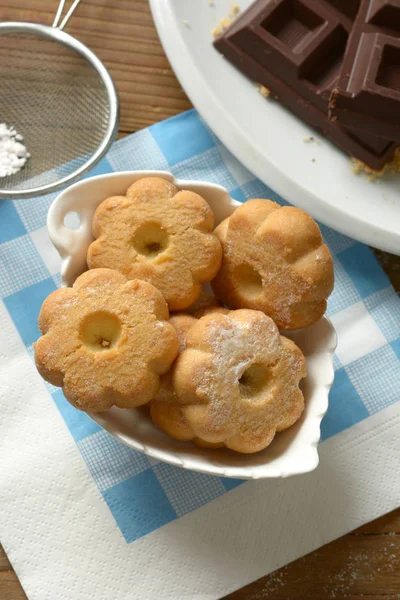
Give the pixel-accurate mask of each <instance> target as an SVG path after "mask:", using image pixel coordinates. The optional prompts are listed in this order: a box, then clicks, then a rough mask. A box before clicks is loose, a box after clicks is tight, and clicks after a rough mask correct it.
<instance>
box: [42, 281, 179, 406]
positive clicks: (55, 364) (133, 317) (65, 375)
mask: <svg viewBox="0 0 400 600" xmlns="http://www.w3.org/2000/svg"><path fill="white" fill-rule="evenodd" d="M39 329H40V331H41V333H42V334H43V337H41V338H39V340H38V341H37V342H36V343H35V345H34V349H35V362H36V366H37V368H38V371H39V373H40V374H41V375H42V377H44V379H46V380H47V381H49V382H50V383H52V384H53V385H57V386H60V387H62V388H63V391H64V395H65V397H66V398H67V400H69V402H71V404H73V405H74V406H75V407H76V408H79V409H81V410H93V411H97V412H99V411H103V410H107V409H108V408H110V407H111V406H113V405H114V404H115V405H116V406H119V407H121V408H133V407H135V406H140V405H141V404H144V403H146V402H148V401H149V400H151V399H152V398H154V396H155V395H156V394H157V392H158V389H159V385H160V384H159V379H160V375H162V374H163V373H165V372H166V371H168V369H169V368H170V366H171V364H172V362H173V361H174V359H175V357H176V355H177V353H178V336H177V334H176V331H175V328H174V327H173V326H172V325H171V324H170V323H169V322H168V308H167V304H166V302H165V300H164V298H163V296H162V294H161V292H160V291H159V290H157V289H156V288H155V287H154V286H153V285H151V284H150V283H148V282H146V281H140V280H133V281H128V280H127V279H126V277H124V276H123V275H122V274H121V273H118V272H117V271H113V270H111V269H94V270H91V271H87V272H86V273H83V275H81V276H80V277H78V279H77V280H76V281H75V283H74V285H73V287H72V288H61V289H58V290H56V291H55V292H53V293H52V294H50V296H48V298H47V299H46V300H45V301H44V303H43V305H42V308H41V311H40V314H39Z"/></svg>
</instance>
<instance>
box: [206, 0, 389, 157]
mask: <svg viewBox="0 0 400 600" xmlns="http://www.w3.org/2000/svg"><path fill="white" fill-rule="evenodd" d="M358 4H359V0H353V1H352V0H257V1H256V2H255V3H254V4H252V5H251V6H250V7H249V9H248V10H247V11H246V12H244V13H243V14H242V15H241V16H240V17H239V18H238V19H237V20H236V21H235V22H234V23H233V24H232V25H231V27H230V28H229V29H228V30H227V31H226V32H225V33H223V34H222V35H221V36H220V37H219V38H217V39H216V40H215V42H214V43H215V47H216V48H217V49H218V50H219V51H220V52H221V53H222V54H223V55H224V56H225V57H226V58H227V59H228V60H229V61H230V62H231V63H233V64H234V65H235V66H236V67H237V68H238V69H240V70H241V71H242V73H244V74H245V75H247V76H248V77H250V78H251V79H253V80H254V81H256V82H257V83H260V84H262V85H264V86H266V87H267V88H269V89H270V90H271V92H272V94H273V95H274V96H276V97H277V98H278V99H279V100H280V101H281V103H282V104H284V105H285V106H287V107H288V108H290V109H291V110H292V111H293V112H294V113H295V114H296V115H297V116H299V117H300V118H301V119H303V120H304V121H306V122H307V123H309V124H310V125H312V126H313V127H315V128H316V129H318V130H320V131H321V132H322V133H323V134H324V135H326V136H327V137H328V138H330V139H331V140H332V141H333V142H334V143H336V144H337V145H338V146H339V147H340V148H342V149H343V150H344V151H346V152H348V153H349V154H351V155H353V156H355V157H356V158H359V159H360V160H362V161H363V162H365V163H366V164H367V165H368V166H370V167H371V168H373V169H381V168H382V167H383V166H384V164H386V162H388V161H390V160H391V158H392V157H393V154H394V151H395V149H396V145H395V144H393V143H390V142H388V141H384V140H382V139H379V138H376V137H375V136H372V135H369V134H367V135H358V134H356V133H354V132H349V131H347V130H346V129H344V128H342V127H340V126H339V124H337V123H335V122H329V119H328V105H329V99H330V97H331V94H332V90H333V88H334V87H335V85H336V83H337V78H338V74H339V71H340V68H341V65H342V60H343V56H344V53H345V48H346V43H347V38H348V35H349V33H350V31H351V28H352V23H353V18H354V15H355V13H356V10H355V9H356V8H358Z"/></svg>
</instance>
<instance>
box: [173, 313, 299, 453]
mask: <svg viewBox="0 0 400 600" xmlns="http://www.w3.org/2000/svg"><path fill="white" fill-rule="evenodd" d="M305 376H306V364H305V358H304V356H303V354H302V352H301V350H300V349H299V348H298V347H297V346H296V344H294V342H292V341H291V340H288V339H287V338H285V337H283V336H280V335H279V331H278V328H277V326H276V325H275V323H274V322H273V320H272V319H271V318H270V317H268V316H267V315H265V314H264V313H262V312H260V311H254V310H247V309H243V310H236V311H230V312H229V313H228V314H210V315H208V316H205V317H203V318H201V319H200V320H198V321H197V322H196V323H195V324H194V325H193V327H191V328H190V329H189V332H188V333H187V336H186V348H185V350H184V351H183V352H181V353H180V354H179V356H178V358H177V360H176V362H175V364H174V367H173V369H172V383H173V387H174V391H175V394H176V397H177V399H178V401H179V403H180V404H181V407H182V413H183V417H184V422H185V424H186V425H187V426H188V427H189V428H190V431H191V432H192V435H193V436H194V437H196V438H199V439H200V440H202V441H203V442H206V443H207V444H218V445H220V444H224V445H225V446H227V447H228V448H231V449H232V450H236V451H237V452H242V453H252V452H258V451H260V450H263V449H264V448H266V447H267V446H268V445H269V444H270V443H271V442H272V440H273V438H274V436H275V433H276V432H277V431H282V430H284V429H287V428H288V427H290V426H291V425H293V424H294V423H295V422H296V421H297V420H298V419H299V417H300V415H301V413H302V411H303V408H304V398H303V394H302V392H301V390H300V389H299V382H300V380H301V379H302V378H303V377H305ZM200 443H201V441H200Z"/></svg>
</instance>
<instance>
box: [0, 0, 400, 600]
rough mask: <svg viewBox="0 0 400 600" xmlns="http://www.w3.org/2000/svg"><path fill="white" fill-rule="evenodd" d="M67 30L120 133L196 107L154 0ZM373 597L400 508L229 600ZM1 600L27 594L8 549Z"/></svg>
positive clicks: (124, 1)
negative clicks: (160, 29)
mask: <svg viewBox="0 0 400 600" xmlns="http://www.w3.org/2000/svg"><path fill="white" fill-rule="evenodd" d="M188 1H198V2H201V1H204V2H205V1H206V0H188ZM57 4H58V1H57V0H51V1H49V0H29V2H27V0H0V20H1V21H8V20H13V21H18V20H22V21H35V22H41V23H45V24H49V25H50V24H51V23H52V21H53V19H54V15H55V11H56V7H57ZM67 29H68V32H69V33H71V34H72V35H75V36H76V37H78V38H79V39H80V40H81V41H82V42H83V43H85V44H87V45H88V46H89V47H90V48H91V49H92V50H93V51H94V52H96V53H97V54H98V56H99V57H100V58H101V59H102V60H103V61H104V62H105V64H106V65H107V67H108V68H109V70H110V72H111V75H112V76H113V78H114V81H115V83H116V86H117V88H118V91H119V94H120V99H121V123H120V132H119V137H123V136H124V135H127V134H128V133H132V132H134V131H136V130H137V129H141V128H142V127H147V126H148V125H151V124H153V123H155V122H157V121H161V120H162V119H166V118H168V117H171V116H173V115H175V114H178V113H180V112H182V111H184V110H187V109H188V108H190V107H191V104H190V102H189V100H188V99H187V97H186V95H185V93H184V92H183V90H182V89H181V87H180V85H179V83H178V82H177V80H176V78H175V76H174V74H173V73H172V71H171V68H170V67H169V64H168V61H167V59H166V57H165V54H164V52H163V50H162V47H161V44H160V42H159V40H158V37H157V33H156V31H155V28H154V25H153V20H152V17H151V14H150V11H149V7H148V2H147V0H83V2H82V3H81V4H80V5H79V7H78V9H77V12H76V13H75V14H74V16H73V17H72V20H71V22H70V24H69V26H68V28H67ZM376 255H377V257H378V260H379V261H380V263H381V264H382V266H383V267H384V269H385V270H386V272H387V273H388V275H389V277H390V278H391V281H392V283H393V285H394V286H395V288H396V289H397V291H400V259H399V258H398V257H394V256H391V255H389V254H386V253H383V252H379V251H376ZM366 596H367V597H368V600H400V509H399V510H397V511H395V512H393V513H390V514H389V515H386V516H385V517H382V518H380V519H378V520H376V521H374V522H373V523H369V524H368V525H365V526H364V527H361V528H360V529H357V530H356V531H354V532H353V533H351V534H349V535H346V536H344V537H343V538H341V539H339V540H337V541H335V542H332V543H331V544H328V545H327V546H325V547H323V548H321V549H319V550H317V551H316V552H313V553H312V554H310V555H308V556H306V557H304V558H301V559H299V560H297V561H296V562H294V563H292V564H290V565H288V566H286V567H284V568H282V569H280V570H279V571H276V572H275V573H273V574H271V575H269V576H267V577H264V578H262V579H260V580H259V581H257V582H255V583H252V584H251V585H249V586H247V587H246V588H243V589H242V590H239V591H237V592H235V593H233V594H231V595H230V596H229V597H227V599H226V600H228V598H229V600H264V599H267V598H268V600H274V599H296V600H325V599H328V598H337V599H346V600H361V599H362V598H365V597H366ZM0 598H1V599H4V600H23V599H25V598H26V596H25V594H24V592H23V590H22V588H21V586H20V584H19V582H18V579H17V577H16V575H15V573H14V572H13V570H12V567H11V565H10V563H9V561H8V559H7V556H6V554H5V553H4V551H3V550H2V549H1V547H0ZM77 600H81V599H80V598H77ZM82 600H83V599H82Z"/></svg>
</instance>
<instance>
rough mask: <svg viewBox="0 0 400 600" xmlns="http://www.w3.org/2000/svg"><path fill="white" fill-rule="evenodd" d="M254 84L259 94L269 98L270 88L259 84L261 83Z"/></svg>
mask: <svg viewBox="0 0 400 600" xmlns="http://www.w3.org/2000/svg"><path fill="white" fill-rule="evenodd" d="M256 85H257V89H258V91H259V92H260V94H261V96H264V98H269V97H270V96H271V90H269V89H268V88H267V87H265V85H261V83H257V84H256Z"/></svg>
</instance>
